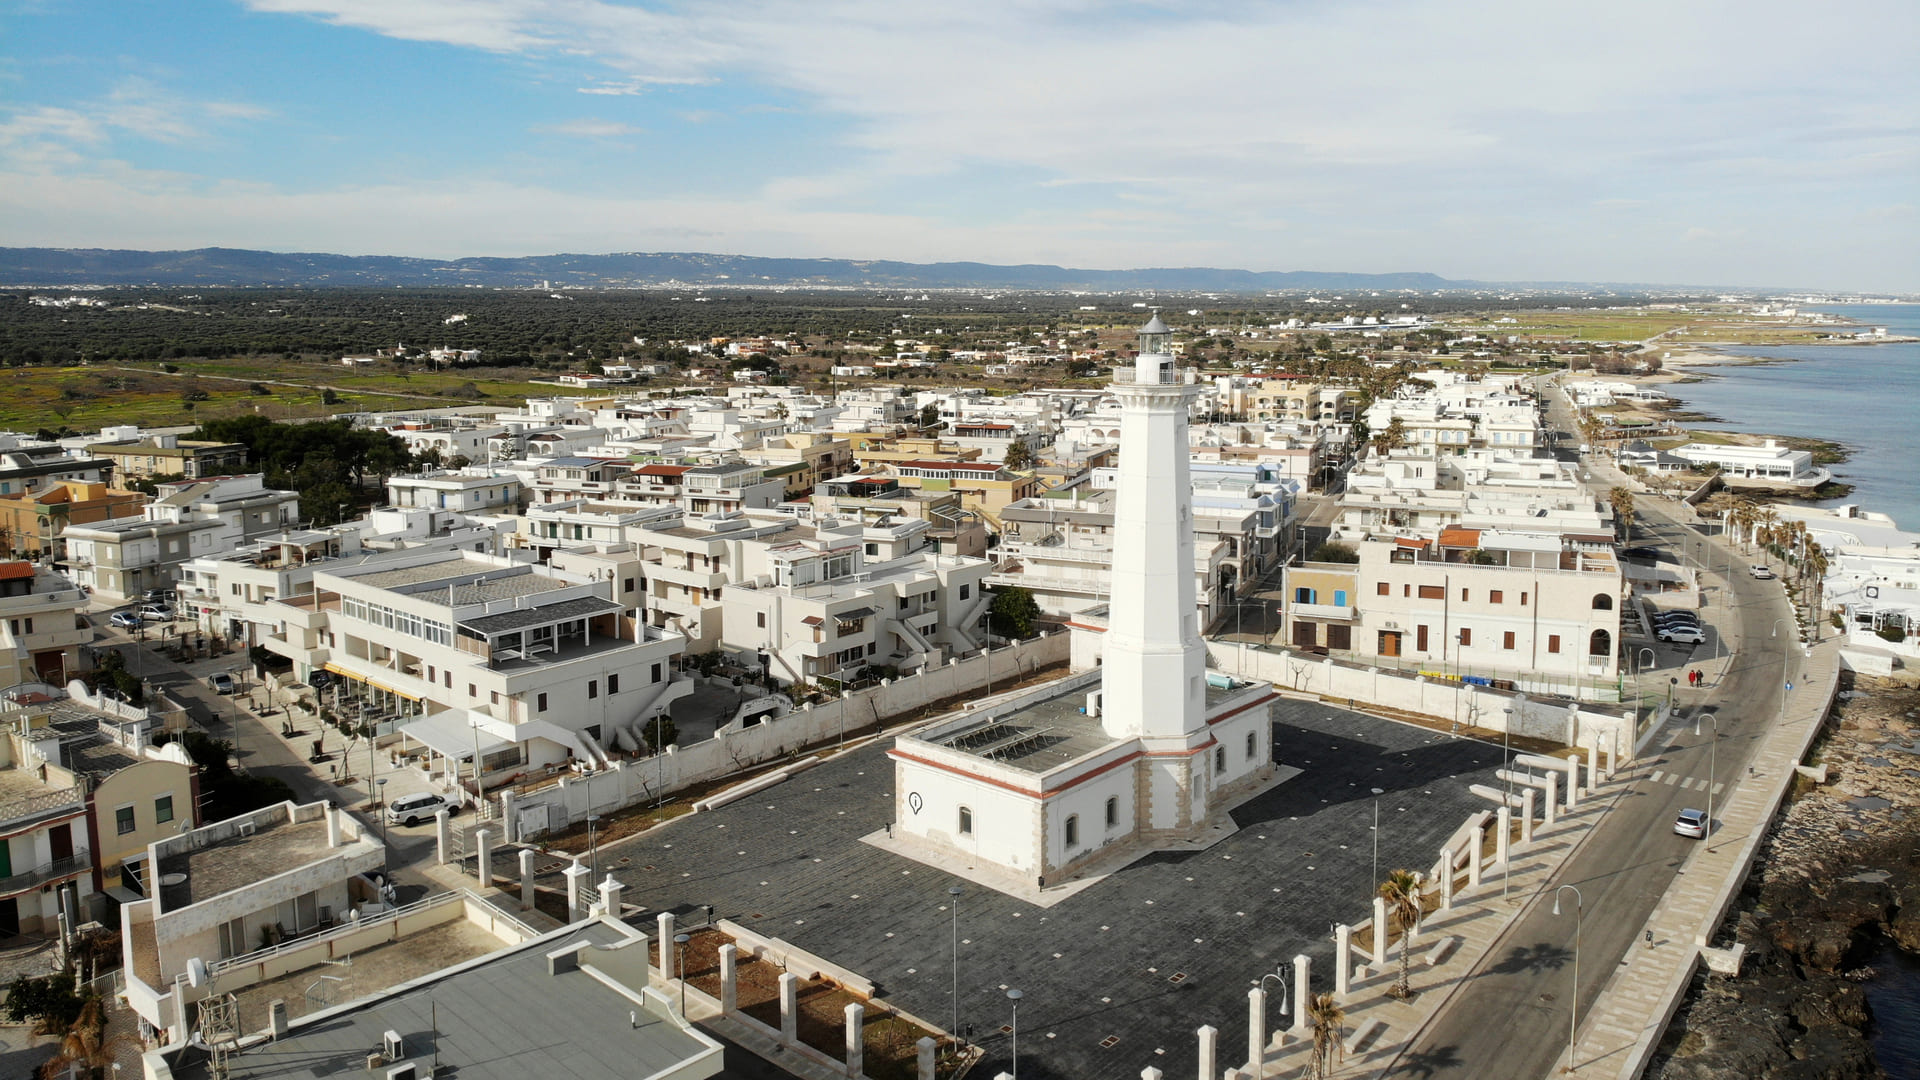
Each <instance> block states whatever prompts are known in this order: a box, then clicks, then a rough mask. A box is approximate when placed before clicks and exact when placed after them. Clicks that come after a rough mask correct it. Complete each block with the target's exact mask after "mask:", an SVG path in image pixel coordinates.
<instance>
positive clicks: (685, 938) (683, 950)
mask: <svg viewBox="0 0 1920 1080" xmlns="http://www.w3.org/2000/svg"><path fill="white" fill-rule="evenodd" d="M692 940H693V936H692V935H691V934H675V935H673V943H674V945H675V946H676V949H675V952H676V954H677V955H678V956H679V959H677V960H675V961H674V962H673V970H675V971H677V972H679V973H680V1022H681V1023H683V1024H684V1023H686V1022H687V942H689V941H692Z"/></svg>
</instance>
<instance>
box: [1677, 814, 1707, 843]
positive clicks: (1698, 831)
mask: <svg viewBox="0 0 1920 1080" xmlns="http://www.w3.org/2000/svg"><path fill="white" fill-rule="evenodd" d="M1673 831H1674V832H1677V833H1679V834H1680V835H1681V836H1691V837H1693V838H1694V839H1695V840H1704V839H1706V836H1707V814H1706V811H1704V810H1691V809H1689V810H1682V811H1680V816H1679V817H1678V818H1675V819H1674V822H1673Z"/></svg>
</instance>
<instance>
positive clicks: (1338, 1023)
mask: <svg viewBox="0 0 1920 1080" xmlns="http://www.w3.org/2000/svg"><path fill="white" fill-rule="evenodd" d="M1305 1008H1306V1010H1307V1023H1309V1024H1311V1025H1313V1051H1312V1057H1311V1058H1310V1059H1309V1060H1308V1064H1309V1065H1310V1066H1312V1068H1313V1075H1314V1076H1315V1077H1316V1078H1318V1080H1324V1078H1325V1077H1328V1076H1331V1075H1333V1058H1334V1055H1335V1054H1336V1053H1338V1052H1339V1051H1340V1040H1341V1039H1342V1038H1344V1037H1345V1035H1346V1023H1347V1011H1346V1010H1345V1009H1343V1008H1341V1007H1340V1003H1339V1002H1338V1001H1336V1000H1334V997H1333V995H1332V994H1330V993H1319V994H1315V995H1313V996H1312V997H1310V998H1308V999H1307V1002H1306V1005H1305Z"/></svg>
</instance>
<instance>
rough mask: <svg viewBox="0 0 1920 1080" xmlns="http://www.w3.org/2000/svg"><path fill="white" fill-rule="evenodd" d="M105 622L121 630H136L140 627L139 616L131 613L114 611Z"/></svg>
mask: <svg viewBox="0 0 1920 1080" xmlns="http://www.w3.org/2000/svg"><path fill="white" fill-rule="evenodd" d="M107 622H108V623H109V624H111V625H113V626H117V627H119V628H120V629H122V630H137V629H139V627H140V616H139V615H138V614H136V613H134V612H131V611H116V612H114V613H113V614H112V615H110V616H108V618H107Z"/></svg>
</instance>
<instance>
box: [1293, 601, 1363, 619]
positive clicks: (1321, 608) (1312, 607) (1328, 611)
mask: <svg viewBox="0 0 1920 1080" xmlns="http://www.w3.org/2000/svg"><path fill="white" fill-rule="evenodd" d="M1287 612H1288V614H1290V615H1293V616H1294V617H1295V618H1300V619H1333V620H1336V621H1338V622H1352V621H1353V620H1355V619H1357V618H1359V617H1360V610H1359V609H1358V608H1355V607H1352V606H1349V605H1345V604H1288V605H1287Z"/></svg>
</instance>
